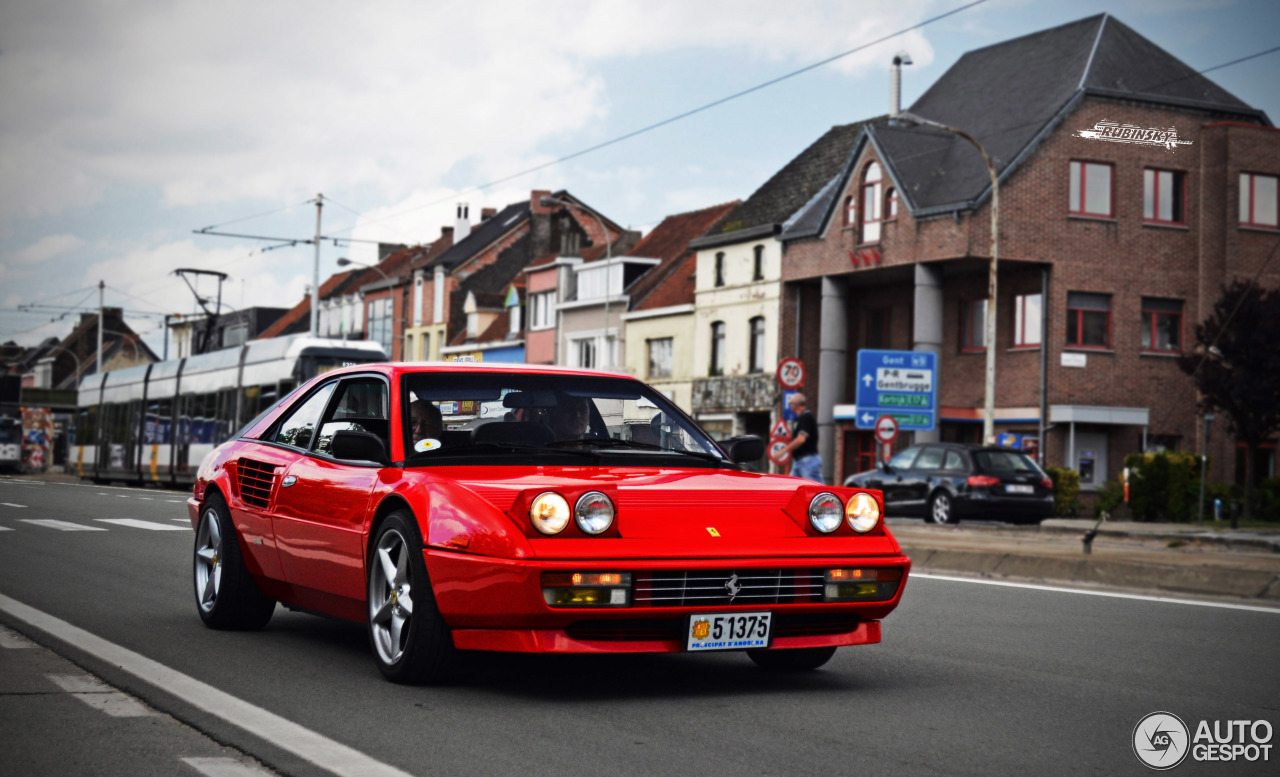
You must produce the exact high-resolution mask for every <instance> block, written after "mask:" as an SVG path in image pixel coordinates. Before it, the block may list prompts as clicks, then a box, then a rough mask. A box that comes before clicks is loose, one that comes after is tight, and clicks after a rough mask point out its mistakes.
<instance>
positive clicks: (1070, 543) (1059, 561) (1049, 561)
mask: <svg viewBox="0 0 1280 777" xmlns="http://www.w3.org/2000/svg"><path fill="white" fill-rule="evenodd" d="M888 523H889V530H890V531H891V532H893V534H894V536H895V537H897V538H898V542H899V544H900V545H901V546H902V548H903V551H904V552H905V553H906V554H907V555H908V556H910V557H911V559H912V563H913V567H912V568H913V569H914V570H915V571H919V572H950V573H958V574H962V575H975V576H979V577H989V578H996V579H1000V578H1009V579H1019V580H1035V581H1043V582H1051V583H1072V584H1084V585H1092V586H1101V587H1114V588H1128V589H1139V590H1148V591H1157V592H1164V593H1181V594H1201V595H1209V596H1230V597H1238V598H1249V599H1260V600H1263V601H1267V602H1275V603H1276V604H1277V605H1280V533H1276V534H1270V533H1268V532H1265V531H1256V530H1252V531H1246V530H1239V531H1211V530H1205V529H1202V528H1199V527H1196V526H1194V525H1184V524H1150V523H1130V522H1114V523H1113V522H1104V523H1103V524H1102V525H1100V526H1099V527H1098V535H1097V537H1096V538H1095V539H1094V541H1093V543H1092V552H1091V553H1088V554H1086V553H1085V552H1084V543H1083V542H1082V538H1083V536H1084V534H1085V532H1086V531H1088V530H1089V529H1092V528H1093V527H1094V525H1095V523H1096V522H1095V521H1092V520H1064V519H1053V520H1048V521H1045V522H1044V523H1043V524H1042V525H1041V526H1040V527H1036V526H1025V527H1014V526H1002V525H983V524H970V525H966V524H964V523H961V524H959V525H958V526H935V525H931V524H925V523H923V522H922V521H919V520H911V519H891V520H889V522H888Z"/></svg>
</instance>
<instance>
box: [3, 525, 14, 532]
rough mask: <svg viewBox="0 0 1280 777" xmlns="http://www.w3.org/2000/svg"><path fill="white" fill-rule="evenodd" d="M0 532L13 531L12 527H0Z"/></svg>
mask: <svg viewBox="0 0 1280 777" xmlns="http://www.w3.org/2000/svg"><path fill="white" fill-rule="evenodd" d="M0 531H13V527H12V526H0Z"/></svg>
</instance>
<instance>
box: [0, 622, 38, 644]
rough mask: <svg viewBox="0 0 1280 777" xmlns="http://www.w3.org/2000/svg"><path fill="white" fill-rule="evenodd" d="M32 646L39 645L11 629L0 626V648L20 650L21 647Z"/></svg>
mask: <svg viewBox="0 0 1280 777" xmlns="http://www.w3.org/2000/svg"><path fill="white" fill-rule="evenodd" d="M33 647H39V646H38V645H36V643H34V642H32V641H31V640H29V639H27V638H26V637H24V636H22V635H21V634H19V633H18V632H16V631H14V630H13V629H6V628H5V627H4V626H0V648H7V649H9V650H21V649H22V648H33Z"/></svg>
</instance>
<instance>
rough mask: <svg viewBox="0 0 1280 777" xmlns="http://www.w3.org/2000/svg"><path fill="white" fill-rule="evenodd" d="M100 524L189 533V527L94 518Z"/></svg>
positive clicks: (128, 519) (123, 519)
mask: <svg viewBox="0 0 1280 777" xmlns="http://www.w3.org/2000/svg"><path fill="white" fill-rule="evenodd" d="M94 520H95V521H98V522H100V523H114V524H115V525H117V526H128V527H129V528H131V529H150V530H151V531H190V530H191V527H189V526H170V525H169V524H167V523H156V522H155V521H140V520H138V519H137V518H95V519H94Z"/></svg>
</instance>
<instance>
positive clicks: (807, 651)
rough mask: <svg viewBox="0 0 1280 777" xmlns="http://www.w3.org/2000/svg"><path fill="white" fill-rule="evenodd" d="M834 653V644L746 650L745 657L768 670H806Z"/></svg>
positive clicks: (826, 660)
mask: <svg viewBox="0 0 1280 777" xmlns="http://www.w3.org/2000/svg"><path fill="white" fill-rule="evenodd" d="M835 654H836V649H835V647H834V646H833V647H820V648H796V649H794V650H748V651H747V657H748V658H750V659H751V660H752V661H754V662H755V664H756V666H758V667H760V668H761V669H764V670H766V671H770V672H808V671H811V670H813V669H817V668H818V667H820V666H822V665H823V664H825V663H827V662H828V661H830V660H831V657H832V656H834V655H835Z"/></svg>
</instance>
